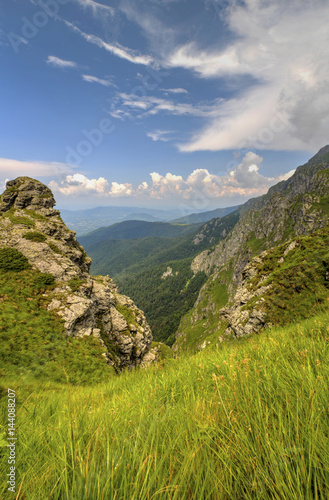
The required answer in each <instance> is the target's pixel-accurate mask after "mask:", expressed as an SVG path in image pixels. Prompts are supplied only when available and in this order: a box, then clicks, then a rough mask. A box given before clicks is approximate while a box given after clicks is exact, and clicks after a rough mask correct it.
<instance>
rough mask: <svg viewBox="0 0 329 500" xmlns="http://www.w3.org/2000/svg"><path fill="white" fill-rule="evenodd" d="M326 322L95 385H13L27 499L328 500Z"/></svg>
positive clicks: (237, 343)
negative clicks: (269, 499) (15, 393)
mask: <svg viewBox="0 0 329 500" xmlns="http://www.w3.org/2000/svg"><path fill="white" fill-rule="evenodd" d="M328 319H329V315H328V314H324V315H322V316H318V317H317V318H315V319H313V320H308V321H306V322H303V323H302V324H301V325H294V326H291V327H285V328H282V329H275V330H274V329H272V330H269V331H265V332H264V333H263V334H261V335H258V336H256V335H255V336H253V337H248V338H243V339H241V340H239V341H230V342H227V343H224V344H222V345H221V346H220V347H219V348H218V349H217V350H216V351H203V352H201V353H200V354H198V355H196V356H193V357H187V356H186V357H185V358H180V359H177V360H173V361H170V362H167V363H165V364H160V365H159V366H158V367H155V368H149V369H147V370H139V371H132V372H129V371H127V372H125V373H123V374H121V375H120V376H118V377H112V378H111V379H109V380H108V381H107V382H106V383H104V384H99V385H96V386H94V387H74V386H71V385H70V380H68V384H67V385H58V384H55V383H50V382H48V383H45V382H43V383H42V384H41V383H40V384H39V383H37V382H35V381H32V379H23V378H21V379H19V380H17V379H16V380H15V379H13V378H11V379H10V378H9V377H7V378H4V377H3V379H2V381H1V385H2V386H3V387H7V386H10V387H11V388H13V389H16V391H17V396H18V412H17V427H18V433H19V434H18V435H19V442H18V462H17V470H18V483H17V485H18V487H17V491H20V494H19V498H22V499H23V498H24V499H31V500H32V499H33V500H39V499H40V500H41V499H42V500H44V499H47V498H51V499H67V500H81V499H91V500H93V499H129V500H144V499H145V500H146V499H154V498H159V499H177V500H178V499H179V500H181V499H262V500H263V499H267V498H271V499H272V498H273V499H289V500H290V499H291V500H294V499H296V500H297V499H298V500H300V499H304V498H306V499H314V498H315V499H327V498H328V497H329V443H328V430H329V426H328V423H329V418H328V401H329V395H328V375H329V365H328V341H329V327H328V326H327V325H328V324H329V322H328ZM5 420H6V399H5V398H3V399H2V405H1V422H5ZM1 451H2V459H3V462H2V464H3V468H2V476H1V477H3V478H4V477H5V474H6V468H7V464H6V449H5V448H2V449H1ZM5 488H6V485H5V480H3V483H2V489H1V495H2V496H3V495H4V494H5Z"/></svg>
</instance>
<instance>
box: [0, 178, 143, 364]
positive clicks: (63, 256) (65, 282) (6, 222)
mask: <svg viewBox="0 0 329 500" xmlns="http://www.w3.org/2000/svg"><path fill="white" fill-rule="evenodd" d="M54 205H55V199H54V197H53V194H52V192H51V190H50V189H49V188H48V187H47V186H45V185H43V184H42V183H41V182H39V181H37V180H34V179H31V178H29V177H18V178H17V179H15V180H14V181H9V182H8V183H7V189H6V191H5V192H4V193H3V194H2V195H1V197H0V214H2V215H1V216H0V231H1V233H0V247H12V248H16V249H17V250H19V251H20V252H21V253H22V254H23V255H25V257H26V258H27V259H28V260H29V262H30V264H31V265H32V267H33V268H35V269H37V270H39V271H41V272H42V273H51V274H52V275H53V276H54V277H55V279H56V287H55V288H54V289H53V290H50V291H48V292H47V293H46V294H45V295H46V296H47V298H48V309H49V310H52V311H54V313H56V314H57V315H58V316H59V317H61V318H62V320H63V321H64V328H65V331H66V334H67V335H69V336H73V337H83V336H90V335H93V336H94V337H96V338H98V339H99V342H100V343H101V344H102V345H103V346H104V347H106V348H107V351H108V352H107V353H105V357H106V359H107V361H108V363H109V364H111V365H114V366H115V368H116V369H118V370H119V369H121V368H123V367H133V366H137V365H140V364H141V363H142V362H143V366H145V365H146V364H147V358H146V360H144V357H145V355H146V354H147V352H148V350H149V348H150V345H151V342H152V333H151V329H150V327H149V325H148V324H147V322H146V319H145V316H144V314H143V312H142V311H140V310H139V309H138V308H137V307H136V306H135V304H134V303H133V301H132V300H131V299H129V297H125V296H123V295H120V294H119V292H118V289H117V287H116V286H115V285H114V283H113V282H112V280H111V279H110V278H109V277H108V276H105V277H104V276H97V277H92V276H90V275H89V268H90V264H91V259H90V258H89V257H88V256H87V255H86V253H85V251H84V249H83V247H82V246H81V245H80V244H79V243H78V241H77V240H76V238H75V232H74V231H71V230H69V229H68V228H67V227H66V225H65V224H64V222H63V221H62V219H61V217H60V212H59V211H58V210H54V208H53V207H54ZM29 232H30V233H31V232H33V233H36V234H34V236H36V235H39V239H40V235H42V238H41V239H43V240H44V241H35V240H33V235H32V239H27V238H29V237H31V235H30V236H29V235H28V234H27V233H29ZM36 239H37V238H36Z"/></svg>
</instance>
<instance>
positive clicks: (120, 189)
mask: <svg viewBox="0 0 329 500" xmlns="http://www.w3.org/2000/svg"><path fill="white" fill-rule="evenodd" d="M132 192H133V191H132V185H131V184H128V183H126V184H119V183H118V182H112V186H111V190H110V193H109V194H110V195H111V196H118V197H120V196H121V197H122V196H130V195H131V194H132Z"/></svg>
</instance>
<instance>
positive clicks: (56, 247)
mask: <svg viewBox="0 0 329 500" xmlns="http://www.w3.org/2000/svg"><path fill="white" fill-rule="evenodd" d="M48 246H49V248H51V250H52V251H53V252H55V253H58V254H62V253H63V252H62V251H61V250H60V249H59V248H58V246H56V245H55V243H53V242H52V241H49V243H48Z"/></svg>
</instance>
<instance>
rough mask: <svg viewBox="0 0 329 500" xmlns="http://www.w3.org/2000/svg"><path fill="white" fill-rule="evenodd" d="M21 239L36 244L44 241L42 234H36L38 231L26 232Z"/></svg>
mask: <svg viewBox="0 0 329 500" xmlns="http://www.w3.org/2000/svg"><path fill="white" fill-rule="evenodd" d="M23 238H25V239H26V240H30V241H35V242H37V243H40V242H43V241H46V237H45V235H44V234H42V233H38V231H28V232H27V233H25V234H23Z"/></svg>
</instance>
